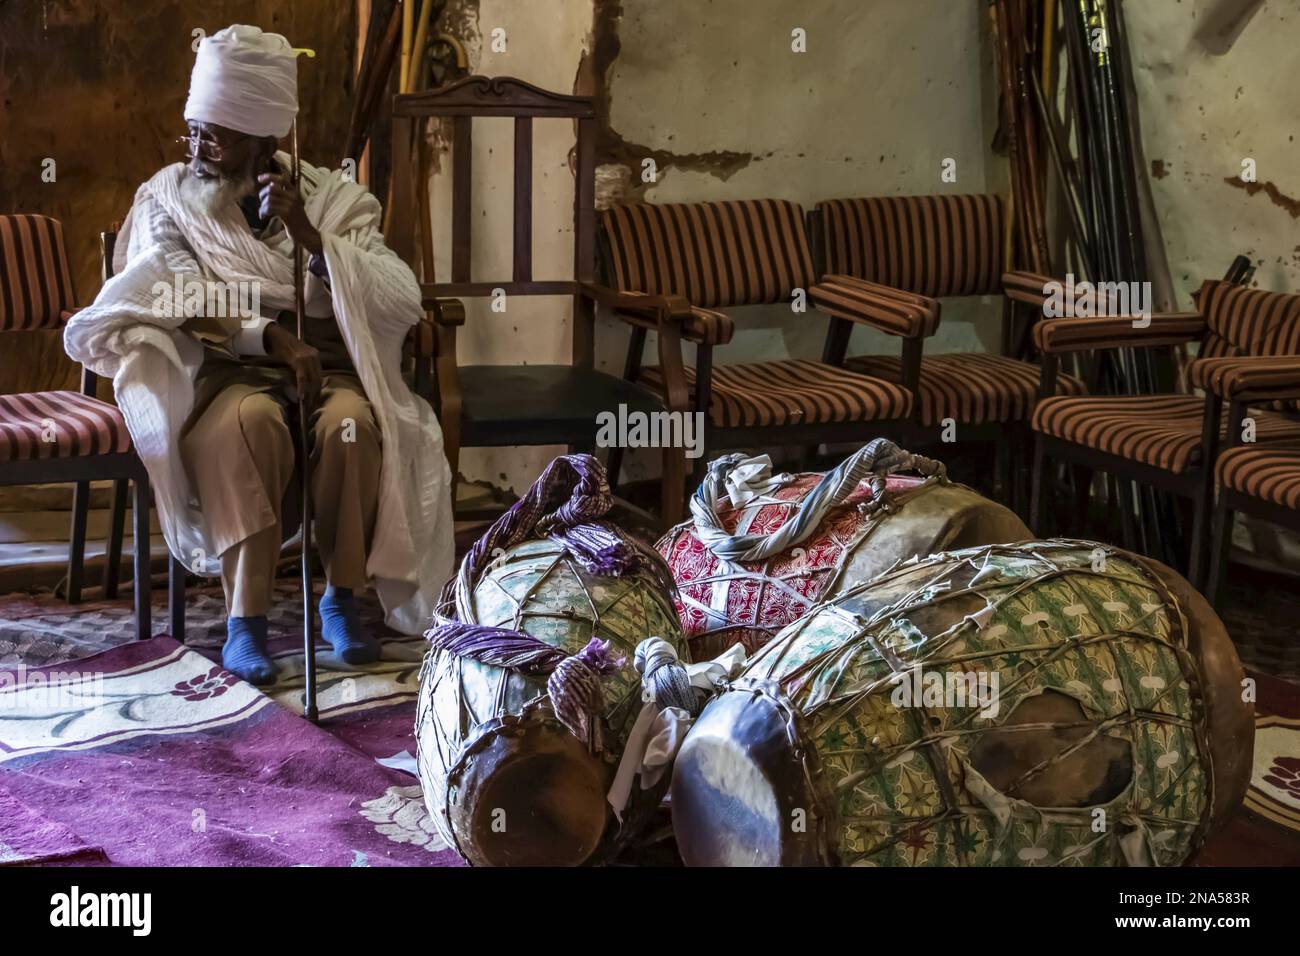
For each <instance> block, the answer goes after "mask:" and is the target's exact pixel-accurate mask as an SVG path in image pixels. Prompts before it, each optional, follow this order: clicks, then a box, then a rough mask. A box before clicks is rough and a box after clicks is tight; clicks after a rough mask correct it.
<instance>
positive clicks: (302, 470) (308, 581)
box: [289, 48, 319, 723]
mask: <svg viewBox="0 0 1300 956" xmlns="http://www.w3.org/2000/svg"><path fill="white" fill-rule="evenodd" d="M294 52H295V53H305V54H307V56H309V57H311V56H315V55H316V53H315V51H314V50H307V49H298V48H295V49H294ZM290 136H291V139H290V141H289V157H290V166H291V167H292V168H291V170H290V176H291V178H292V179H293V188H294V190H295V191H297V190H298V189H299V184H300V181H301V179H302V163H301V160H300V159H299V157H298V117H297V116H294V118H293V129H292V131H291V133H290ZM303 279H304V276H303V260H302V245H301V243H298V242H295V243H294V244H293V307H294V312H295V314H296V316H297V319H298V341H300V342H306V341H307V328H306V323H305V321H304V320H305V316H306V311H305V306H304V300H305V297H306V293H305V291H304V288H303ZM310 426H311V409H310V408H309V407H308V402H307V396H306V395H304V394H302V392H299V393H298V458H299V467H298V476H299V481H300V482H301V488H300V490H301V492H302V648H303V658H302V661H303V707H302V715H303V716H304V717H306V718H307V719H308V720H310V721H311V722H312V723H316V720H317V718H318V717H319V713H318V711H317V709H316V617H315V611H314V609H313V608H312V598H313V597H314V588H313V584H312V578H313V577H314V575H313V573H312V551H313V550H314V549H313V548H312V534H311V449H310V447H309V444H310V443H309V440H308V429H309V428H310Z"/></svg>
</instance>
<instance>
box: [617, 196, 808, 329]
mask: <svg viewBox="0 0 1300 956" xmlns="http://www.w3.org/2000/svg"><path fill="white" fill-rule="evenodd" d="M600 219H601V229H602V235H603V236H604V240H605V246H606V257H607V259H608V265H609V273H610V276H609V279H610V282H611V283H612V284H613V285H614V287H615V288H617V289H618V290H619V291H620V292H647V293H650V294H658V295H680V296H682V297H683V298H685V299H686V300H687V301H688V302H690V303H691V304H692V305H697V306H702V307H704V308H717V307H719V306H730V305H763V304H766V303H771V302H780V301H782V300H785V299H788V298H789V297H790V295H791V293H792V292H793V290H794V289H807V288H808V287H809V286H810V285H812V284H813V283H814V282H816V278H815V271H814V269H813V261H812V253H811V250H810V248H809V243H808V232H807V227H806V225H805V223H804V214H803V209H802V208H800V207H799V206H798V205H797V204H795V203H792V202H787V201H786V200H783V199H743V200H728V201H723V202H699V203H654V204H652V203H639V204H636V205H628V206H614V207H613V208H611V209H607V210H605V211H604V212H603V213H601V217H600Z"/></svg>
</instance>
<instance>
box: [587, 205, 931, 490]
mask: <svg viewBox="0 0 1300 956" xmlns="http://www.w3.org/2000/svg"><path fill="white" fill-rule="evenodd" d="M601 239H602V241H601V251H602V259H603V260H604V263H605V274H606V275H607V276H608V278H609V282H610V284H611V285H613V286H614V287H615V288H617V289H618V290H619V292H620V293H621V294H622V295H623V296H624V297H625V300H628V299H630V300H631V302H632V306H633V307H631V308H623V309H619V310H617V312H616V314H618V315H620V316H621V317H623V318H624V319H626V320H627V321H631V322H633V323H634V324H635V325H636V328H634V331H633V333H632V337H631V341H630V342H629V345H628V352H627V361H626V365H625V368H624V377H625V378H626V379H627V380H628V381H629V382H631V381H636V382H641V383H645V384H647V385H649V386H651V387H653V388H654V389H656V390H657V391H660V392H661V394H663V395H665V398H666V400H668V401H669V402H670V403H675V402H676V401H677V400H678V399H677V398H676V396H675V395H674V393H673V388H674V387H675V383H674V377H675V370H673V369H670V368H668V367H667V366H666V365H665V363H664V361H663V360H664V347H663V341H662V337H661V339H660V359H661V362H660V365H658V366H645V365H643V352H644V348H645V341H646V340H645V332H646V330H648V329H649V328H652V327H653V325H654V323H653V321H652V320H650V318H649V316H650V315H651V314H652V313H651V312H649V311H648V310H645V309H644V308H643V307H641V306H640V303H652V302H654V301H656V299H657V298H663V299H666V300H667V301H668V302H670V303H673V304H674V307H675V309H676V311H675V312H674V313H673V315H674V316H676V317H679V319H680V325H679V328H680V334H681V337H682V338H684V339H686V340H687V341H688V342H691V343H693V344H694V345H695V366H694V368H688V369H686V370H685V379H686V384H687V385H688V386H689V388H690V389H691V398H690V407H691V409H692V410H698V411H701V412H704V413H705V415H706V422H707V435H708V440H707V445H708V447H709V448H710V449H718V448H726V447H743V446H750V445H760V446H761V445H765V444H766V445H775V444H796V445H804V446H808V445H816V444H818V443H820V442H834V441H859V442H860V441H863V440H865V439H866V438H869V437H875V436H876V435H878V434H882V433H890V432H891V431H892V430H893V428H894V426H897V425H899V424H900V423H901V422H903V421H904V420H905V419H906V418H907V417H908V416H909V415H910V414H911V413H912V406H913V391H912V389H911V388H910V387H909V385H908V384H907V383H906V381H905V382H904V383H902V384H899V383H896V382H891V381H886V380H885V379H883V378H876V377H872V376H869V375H863V374H860V373H858V372H853V371H849V370H847V369H844V368H840V367H839V366H838V365H836V364H835V363H833V362H831V361H828V360H826V359H825V358H823V360H822V361H816V360H813V359H796V358H791V359H776V360H771V361H759V362H745V363H741V364H733V365H716V366H715V365H714V362H713V358H714V350H715V349H716V348H719V347H722V346H725V345H726V344H727V343H728V342H730V341H731V337H732V333H733V331H734V324H733V322H732V319H731V316H730V314H729V312H727V311H723V310H727V309H731V308H732V307H737V306H754V305H764V304H773V303H777V302H787V303H788V302H792V301H794V300H795V299H796V298H797V296H798V295H799V293H800V292H802V293H804V294H805V295H808V296H810V297H811V298H812V300H813V301H815V300H816V296H815V294H813V291H814V283H815V282H816V272H815V270H814V266H813V258H812V253H811V250H810V244H809V241H808V234H807V229H806V223H805V217H804V212H803V210H802V209H801V208H800V207H799V206H798V205H796V204H795V203H792V202H787V201H784V200H776V199H752V200H732V201H726V202H701V203H662V204H660V203H655V204H648V203H646V204H637V205H627V206H615V207H613V208H611V209H609V210H606V211H605V212H603V213H602V214H601ZM860 299H861V302H860V305H859V307H858V308H857V309H856V310H855V313H854V314H853V316H851V317H850V318H851V320H852V321H858V322H863V323H866V324H868V325H872V326H873V327H876V328H882V329H884V330H885V331H888V332H891V333H893V334H895V335H897V336H899V337H900V338H901V339H902V341H903V343H904V345H903V349H904V352H905V354H909V355H913V356H914V357H915V358H918V359H919V355H920V351H919V346H920V339H921V338H923V337H924V336H925V335H928V334H929V333H930V332H932V331H933V322H932V321H931V318H932V317H931V316H930V315H929V314H928V312H927V310H926V307H925V305H924V304H923V303H920V302H919V300H918V299H917V298H916V297H909V296H906V295H904V294H902V293H892V292H889V291H888V290H871V289H865V290H862V291H861V293H860ZM639 315H644V316H646V318H643V319H639V318H638V316H639ZM828 334H829V335H834V324H833V323H832V327H831V331H830V333H828ZM828 341H829V339H828ZM828 350H829V345H828ZM914 364H915V362H913V365H914ZM674 407H676V406H675V405H674ZM704 462H705V456H703V455H702V456H701V457H700V458H699V459H698V460H697V463H696V465H697V469H699V468H702V467H703V465H704Z"/></svg>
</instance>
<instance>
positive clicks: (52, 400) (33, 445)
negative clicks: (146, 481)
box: [0, 392, 131, 461]
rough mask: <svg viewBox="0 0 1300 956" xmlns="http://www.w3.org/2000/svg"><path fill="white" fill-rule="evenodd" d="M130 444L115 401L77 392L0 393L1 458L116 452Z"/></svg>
mask: <svg viewBox="0 0 1300 956" xmlns="http://www.w3.org/2000/svg"><path fill="white" fill-rule="evenodd" d="M130 448H131V434H130V432H128V431H127V429H126V421H125V419H123V418H122V413H121V412H120V411H118V409H117V406H116V405H110V404H108V403H107V402H101V401H100V400H99V399H97V398H91V397H90V396H89V395H82V394H80V393H79V392H27V393H25V394H19V395H0V461H31V460H34V459H43V458H77V457H91V456H96V455H120V454H122V453H123V452H126V451H129V450H130Z"/></svg>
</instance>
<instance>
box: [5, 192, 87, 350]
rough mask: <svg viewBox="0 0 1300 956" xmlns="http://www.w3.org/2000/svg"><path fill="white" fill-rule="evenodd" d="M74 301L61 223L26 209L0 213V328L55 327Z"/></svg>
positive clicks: (9, 329) (12, 330) (7, 329)
mask: <svg viewBox="0 0 1300 956" xmlns="http://www.w3.org/2000/svg"><path fill="white" fill-rule="evenodd" d="M75 307H76V295H75V293H74V292H73V288H72V270H71V269H70V268H69V267H68V253H67V247H66V246H65V244H64V241H63V224H62V223H61V222H59V221H58V220H57V219H51V218H50V217H49V216H38V215H34V214H30V213H22V214H12V215H4V216H0V332H17V331H31V330H36V329H56V328H59V327H60V326H62V325H63V313H64V312H66V311H68V310H70V309H73V308H75Z"/></svg>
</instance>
